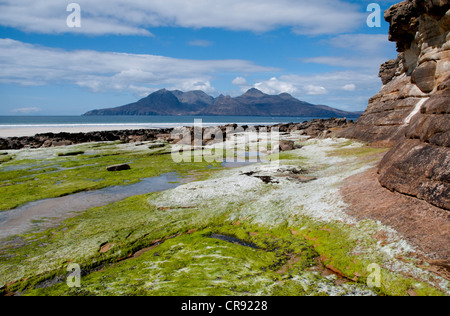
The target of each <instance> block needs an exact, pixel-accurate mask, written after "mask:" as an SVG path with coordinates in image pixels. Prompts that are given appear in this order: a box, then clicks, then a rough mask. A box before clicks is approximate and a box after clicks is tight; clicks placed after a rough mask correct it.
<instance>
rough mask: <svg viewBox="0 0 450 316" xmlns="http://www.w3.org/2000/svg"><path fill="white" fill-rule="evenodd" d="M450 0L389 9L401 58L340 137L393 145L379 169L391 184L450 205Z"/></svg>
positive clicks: (387, 67) (389, 65)
mask: <svg viewBox="0 0 450 316" xmlns="http://www.w3.org/2000/svg"><path fill="white" fill-rule="evenodd" d="M449 9H450V3H449V1H448V0H425V1H424V0H407V1H403V2H401V3H399V4H396V5H394V6H392V7H391V8H390V9H389V10H387V11H386V12H385V19H386V21H388V22H389V23H390V31H389V38H390V40H392V41H395V42H396V43H397V50H398V52H399V55H398V58H397V59H396V60H390V61H388V62H386V63H385V64H383V65H382V66H381V68H380V78H381V80H382V82H383V84H384V85H383V87H382V89H381V91H380V92H379V93H377V94H376V95H375V96H373V97H372V98H371V99H370V101H369V106H368V108H367V110H366V112H365V113H364V114H363V115H362V116H361V118H360V119H359V120H358V121H357V122H356V124H355V125H354V126H352V127H350V128H349V129H347V130H345V131H344V132H343V133H342V134H341V136H345V137H351V138H358V139H361V140H364V141H368V142H372V143H378V144H384V145H390V146H393V148H392V150H391V151H390V152H389V153H388V154H387V155H386V156H385V158H384V159H383V161H382V162H381V165H380V169H379V181H380V183H381V184H382V185H383V186H385V187H386V188H388V189H390V190H392V191H397V192H400V193H404V194H407V195H412V196H416V197H418V198H420V199H424V200H426V201H428V202H429V203H431V204H434V205H436V206H438V207H441V208H444V209H447V210H449V209H450V149H449V147H450V32H449V31H450V11H449Z"/></svg>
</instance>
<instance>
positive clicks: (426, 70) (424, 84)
mask: <svg viewBox="0 0 450 316" xmlns="http://www.w3.org/2000/svg"><path fill="white" fill-rule="evenodd" d="M436 67H437V63H436V62H435V61H428V62H426V63H423V64H422V65H420V66H419V67H417V68H416V69H415V70H414V72H413V74H412V77H411V80H412V83H414V84H416V85H417V86H418V87H419V89H420V90H422V91H423V92H425V93H429V92H431V91H433V89H434V87H435V83H436V79H435V74H436Z"/></svg>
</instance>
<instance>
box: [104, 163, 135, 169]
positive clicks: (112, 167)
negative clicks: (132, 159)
mask: <svg viewBox="0 0 450 316" xmlns="http://www.w3.org/2000/svg"><path fill="white" fill-rule="evenodd" d="M130 169H131V167H130V166H129V165H127V164H120V165H114V166H109V167H107V168H106V170H108V171H124V170H130Z"/></svg>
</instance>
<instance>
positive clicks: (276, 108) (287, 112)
mask: <svg viewBox="0 0 450 316" xmlns="http://www.w3.org/2000/svg"><path fill="white" fill-rule="evenodd" d="M360 114H361V113H359V112H346V111H342V110H338V109H335V108H331V107H329V106H325V105H314V104H310V103H307V102H304V101H300V100H298V99H296V98H294V97H293V96H291V95H290V94H288V93H282V94H280V95H269V94H265V93H263V92H262V91H260V90H258V89H255V88H252V89H250V90H248V91H247V92H246V93H244V94H243V95H241V96H238V97H230V96H224V95H220V96H218V97H217V98H214V97H212V96H210V95H208V94H206V93H205V92H203V91H188V92H182V91H179V90H173V91H169V90H166V89H162V90H158V91H156V92H154V93H152V94H150V95H149V96H147V97H145V98H143V99H141V100H139V101H137V102H135V103H131V104H127V105H123V106H119V107H116V108H109V109H100V110H93V111H89V112H87V113H85V114H84V116H95V115H133V116H138V115H142V116H144V115H204V116H219V115H220V116H303V117H355V116H359V115H360Z"/></svg>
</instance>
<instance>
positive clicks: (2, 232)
mask: <svg viewBox="0 0 450 316" xmlns="http://www.w3.org/2000/svg"><path fill="white" fill-rule="evenodd" d="M187 182H189V180H188V179H186V178H180V177H179V176H178V175H177V173H175V172H172V173H168V174H164V175H161V176H158V177H152V178H146V179H143V180H141V182H138V183H135V184H131V185H127V186H112V187H108V188H105V189H101V190H97V191H87V192H80V193H76V194H71V195H68V196H63V197H59V198H54V199H45V200H40V201H35V202H31V203H28V204H25V205H23V206H21V207H18V208H16V209H13V210H9V211H4V212H0V238H5V237H9V236H12V235H17V234H21V233H24V232H27V231H29V230H30V229H42V228H46V227H49V226H51V225H52V224H54V223H55V222H59V221H61V220H63V219H66V218H69V217H71V216H74V215H76V214H75V213H76V212H81V211H84V210H87V209H90V208H93V207H99V206H104V205H108V204H111V203H114V202H118V201H120V200H123V199H125V198H128V197H131V196H136V195H142V194H147V193H152V192H159V191H164V190H169V189H173V188H176V187H178V186H180V185H181V184H183V183H187Z"/></svg>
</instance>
